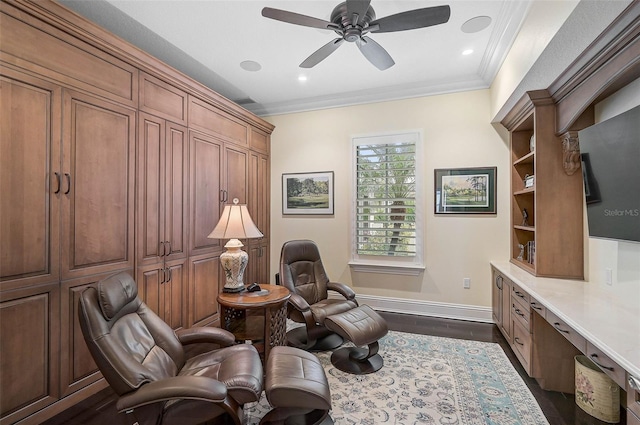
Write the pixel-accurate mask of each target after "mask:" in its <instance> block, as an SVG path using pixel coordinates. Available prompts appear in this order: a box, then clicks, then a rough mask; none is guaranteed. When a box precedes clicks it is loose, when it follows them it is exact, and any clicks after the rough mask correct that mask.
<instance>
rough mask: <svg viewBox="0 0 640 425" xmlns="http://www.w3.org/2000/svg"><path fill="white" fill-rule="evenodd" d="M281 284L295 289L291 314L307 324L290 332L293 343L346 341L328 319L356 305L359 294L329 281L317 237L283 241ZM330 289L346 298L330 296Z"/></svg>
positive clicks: (324, 345) (318, 345) (312, 345)
mask: <svg viewBox="0 0 640 425" xmlns="http://www.w3.org/2000/svg"><path fill="white" fill-rule="evenodd" d="M280 284H281V285H283V286H285V287H286V288H287V289H289V291H291V298H289V304H288V317H289V318H290V319H291V320H293V321H295V322H298V323H304V325H305V326H301V327H297V328H294V329H292V330H290V331H289V332H287V341H288V343H289V345H292V346H294V347H298V348H303V349H305V350H312V351H314V350H331V349H333V348H336V347H338V346H339V345H341V344H342V342H343V339H342V337H340V336H339V335H337V334H335V333H333V332H331V331H330V330H329V329H327V328H326V327H325V326H324V320H325V319H326V318H327V317H329V316H332V315H334V314H339V313H344V312H345V311H348V310H351V309H353V308H356V307H357V306H358V302H357V300H356V298H355V296H356V294H355V292H353V290H352V289H351V288H350V287H349V286H347V285H345V284H343V283H338V282H331V281H329V278H328V277H327V274H326V273H325V270H324V266H323V265H322V260H321V259H320V251H319V250H318V247H317V245H316V244H315V243H314V242H313V241H310V240H293V241H289V242H285V243H284V245H282V251H281V253H280ZM329 291H335V292H338V293H339V294H340V295H342V297H343V298H329Z"/></svg>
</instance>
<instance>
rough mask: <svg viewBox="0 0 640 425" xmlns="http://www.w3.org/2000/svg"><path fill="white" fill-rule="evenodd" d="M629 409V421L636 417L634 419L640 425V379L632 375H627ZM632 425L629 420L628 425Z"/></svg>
mask: <svg viewBox="0 0 640 425" xmlns="http://www.w3.org/2000/svg"><path fill="white" fill-rule="evenodd" d="M623 388H624V387H623ZM627 409H628V413H627V419H629V418H631V416H635V418H634V419H635V420H636V421H637V424H638V425H640V419H638V418H640V377H638V376H633V375H630V374H628V375H627ZM632 423H633V422H629V421H628V420H627V425H629V424H632Z"/></svg>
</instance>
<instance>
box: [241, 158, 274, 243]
mask: <svg viewBox="0 0 640 425" xmlns="http://www.w3.org/2000/svg"><path fill="white" fill-rule="evenodd" d="M269 187H270V175H269V157H268V156H266V155H262V154H259V153H256V152H251V153H250V163H249V200H248V201H247V208H248V209H249V213H250V214H251V218H253V222H254V223H255V224H256V226H257V227H258V229H259V230H260V231H261V232H262V234H263V235H264V237H265V238H269V218H270V217H269V213H270V208H271V207H270V205H271V204H270V199H271V197H270V191H269Z"/></svg>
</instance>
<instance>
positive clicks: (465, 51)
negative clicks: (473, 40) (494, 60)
mask: <svg viewBox="0 0 640 425" xmlns="http://www.w3.org/2000/svg"><path fill="white" fill-rule="evenodd" d="M471 53H473V49H467V50H463V51H462V54H463V55H465V56H467V55H470V54H471Z"/></svg>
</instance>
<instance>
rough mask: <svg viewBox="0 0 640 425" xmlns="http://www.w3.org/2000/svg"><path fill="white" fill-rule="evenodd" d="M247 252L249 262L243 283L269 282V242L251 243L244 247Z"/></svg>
mask: <svg viewBox="0 0 640 425" xmlns="http://www.w3.org/2000/svg"><path fill="white" fill-rule="evenodd" d="M245 250H246V251H247V254H249V263H248V264H247V270H246V272H245V275H244V276H245V277H244V283H245V284H247V285H248V284H250V283H254V282H255V283H258V284H261V283H269V242H268V241H266V240H261V241H260V243H256V244H251V245H249V246H248V247H246V248H245Z"/></svg>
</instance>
